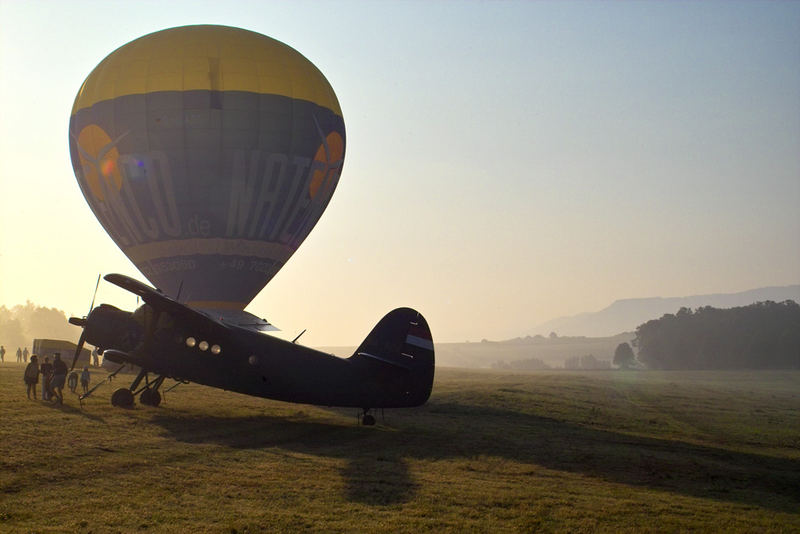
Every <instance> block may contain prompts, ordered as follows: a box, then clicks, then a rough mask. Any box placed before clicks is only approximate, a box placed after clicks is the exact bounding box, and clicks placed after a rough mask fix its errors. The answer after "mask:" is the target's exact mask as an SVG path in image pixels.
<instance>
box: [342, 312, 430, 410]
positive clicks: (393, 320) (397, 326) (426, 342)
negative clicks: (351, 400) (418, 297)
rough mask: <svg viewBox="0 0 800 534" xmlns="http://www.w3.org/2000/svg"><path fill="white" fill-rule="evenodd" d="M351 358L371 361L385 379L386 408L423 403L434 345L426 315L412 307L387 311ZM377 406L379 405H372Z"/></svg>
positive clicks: (428, 392) (379, 374) (425, 397)
mask: <svg viewBox="0 0 800 534" xmlns="http://www.w3.org/2000/svg"><path fill="white" fill-rule="evenodd" d="M351 359H353V360H356V361H359V362H370V363H368V365H371V366H372V368H373V369H375V374H376V375H378V376H380V377H382V378H384V380H382V381H381V383H382V386H383V388H384V389H383V395H381V396H382V397H384V399H385V400H384V401H383V402H382V404H383V405H384V406H385V407H387V408H389V407H401V406H419V405H421V404H425V402H426V401H427V400H428V397H430V394H431V389H432V388H433V375H434V363H435V362H434V347H433V337H432V336H431V330H430V328H429V327H428V323H427V321H425V318H424V317H423V316H422V314H420V313H419V312H417V311H416V310H413V309H411V308H398V309H396V310H393V311H391V312H389V313H387V314H386V316H385V317H384V318H383V319H381V320H380V321H379V322H378V324H377V325H375V328H373V329H372V332H370V333H369V335H368V336H367V337H366V339H365V340H364V342H363V343H361V346H359V347H358V349H356V352H355V354H353V356H352V357H351ZM375 407H379V406H377V405H376V406H375Z"/></svg>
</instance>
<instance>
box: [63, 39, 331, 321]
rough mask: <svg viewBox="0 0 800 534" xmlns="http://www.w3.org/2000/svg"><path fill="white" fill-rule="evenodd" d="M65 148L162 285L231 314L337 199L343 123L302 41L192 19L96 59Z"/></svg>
mask: <svg viewBox="0 0 800 534" xmlns="http://www.w3.org/2000/svg"><path fill="white" fill-rule="evenodd" d="M69 148H70V156H71V158H72V166H73V169H74V171H75V176H76V178H77V180H78V184H79V185H80V188H81V191H82V192H83V195H84V197H85V198H86V201H87V203H88V204H89V206H90V207H91V209H92V211H93V212H94V214H95V216H96V217H97V219H98V220H99V221H100V223H101V224H102V226H103V228H105V230H106V232H108V234H109V235H110V236H111V238H112V239H113V240H114V242H115V243H116V244H117V245H118V246H119V247H120V249H121V250H122V251H123V252H124V253H125V255H126V256H127V257H128V258H130V260H131V261H132V262H133V263H134V264H135V265H136V267H137V268H138V269H139V270H140V271H141V272H142V274H143V275H144V276H145V277H147V279H148V280H150V282H152V283H153V285H155V286H156V287H157V288H159V289H160V290H161V291H163V292H164V294H166V295H169V296H171V297H173V298H179V299H180V301H182V302H185V303H187V304H188V305H190V306H193V307H196V308H203V309H214V310H232V311H236V310H243V309H244V307H245V306H246V305H247V304H248V303H249V302H250V301H251V300H252V299H253V298H254V297H255V296H256V294H258V292H259V291H260V290H261V289H262V288H263V287H264V285H266V284H267V283H268V282H269V280H270V279H271V278H272V277H273V276H275V274H276V273H277V272H278V270H279V269H280V268H281V267H282V266H283V265H284V264H285V263H286V261H287V260H288V259H289V258H290V257H291V256H292V254H293V253H294V252H295V251H296V250H297V248H298V247H299V246H300V244H301V243H302V242H303V240H304V239H305V238H306V236H307V235H308V234H309V232H310V231H311V229H312V228H313V227H314V225H315V224H316V223H317V221H318V220H319V218H320V216H321V215H322V213H323V211H324V210H325V208H326V206H327V205H328V202H329V201H330V199H331V195H332V194H333V191H334V190H335V189H336V185H337V183H338V181H339V176H340V174H341V171H342V164H343V162H344V152H345V128H344V119H343V117H342V111H341V108H340V106H339V103H338V101H337V99H336V95H335V94H334V92H333V89H332V88H331V86H330V84H329V83H328V81H327V80H326V79H325V77H324V76H323V75H322V73H321V72H320V71H319V70H318V69H317V68H316V67H315V66H314V65H313V64H312V63H311V62H310V61H309V60H307V59H306V58H305V57H303V56H302V55H301V54H300V53H299V52H297V51H296V50H294V49H293V48H291V47H289V46H287V45H285V44H283V43H281V42H279V41H276V40H275V39H271V38H270V37H267V36H264V35H261V34H259V33H255V32H252V31H247V30H243V29H239V28H232V27H226V26H212V25H203V26H184V27H179V28H172V29H167V30H163V31H158V32H155V33H152V34H149V35H146V36H144V37H141V38H139V39H136V40H134V41H131V42H130V43H128V44H126V45H124V46H122V47H120V48H118V49H117V50H115V51H114V52H112V53H111V54H109V55H108V56H107V57H106V58H105V59H104V60H103V61H101V62H100V64H98V65H97V67H95V69H94V70H93V71H92V72H91V73H90V74H89V76H88V77H87V78H86V81H85V82H84V83H83V85H82V86H81V88H80V90H79V91H78V94H77V96H76V98H75V103H74V105H73V107H72V115H71V117H70V122H69Z"/></svg>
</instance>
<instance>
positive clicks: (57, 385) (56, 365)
mask: <svg viewBox="0 0 800 534" xmlns="http://www.w3.org/2000/svg"><path fill="white" fill-rule="evenodd" d="M66 380H67V364H65V363H64V362H63V361H61V353H60V352H56V356H55V358H54V359H53V382H52V384H51V385H50V387H51V388H52V390H53V393H55V395H56V400H57V401H58V403H59V404H64V392H63V391H62V389H63V388H64V382H66Z"/></svg>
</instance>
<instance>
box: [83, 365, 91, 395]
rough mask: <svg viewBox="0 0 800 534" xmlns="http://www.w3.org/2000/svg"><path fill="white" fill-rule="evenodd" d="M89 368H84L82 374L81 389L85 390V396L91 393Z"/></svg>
mask: <svg viewBox="0 0 800 534" xmlns="http://www.w3.org/2000/svg"><path fill="white" fill-rule="evenodd" d="M89 378H90V377H89V367H88V366H87V367H84V368H83V372H81V387H82V388H83V394H84V395H86V393H88V392H89Z"/></svg>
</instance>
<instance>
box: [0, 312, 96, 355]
mask: <svg viewBox="0 0 800 534" xmlns="http://www.w3.org/2000/svg"><path fill="white" fill-rule="evenodd" d="M80 333H81V329H80V328H79V327H77V326H73V325H71V324H69V322H67V316H66V315H65V314H64V312H63V311H61V310H58V309H56V308H46V307H43V306H37V305H35V304H33V303H32V302H30V301H28V302H27V303H25V304H24V305H21V304H20V305H17V306H14V307H13V308H6V307H5V306H0V344H1V345H3V346H5V348H6V350H7V351H9V353H10V352H13V351H15V350H17V347H28V349H31V348H33V340H34V338H47V339H65V340H67V341H72V342H75V341H77V340H78V337H80ZM11 349H13V350H11ZM6 356H8V354H6ZM6 361H8V358H6Z"/></svg>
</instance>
